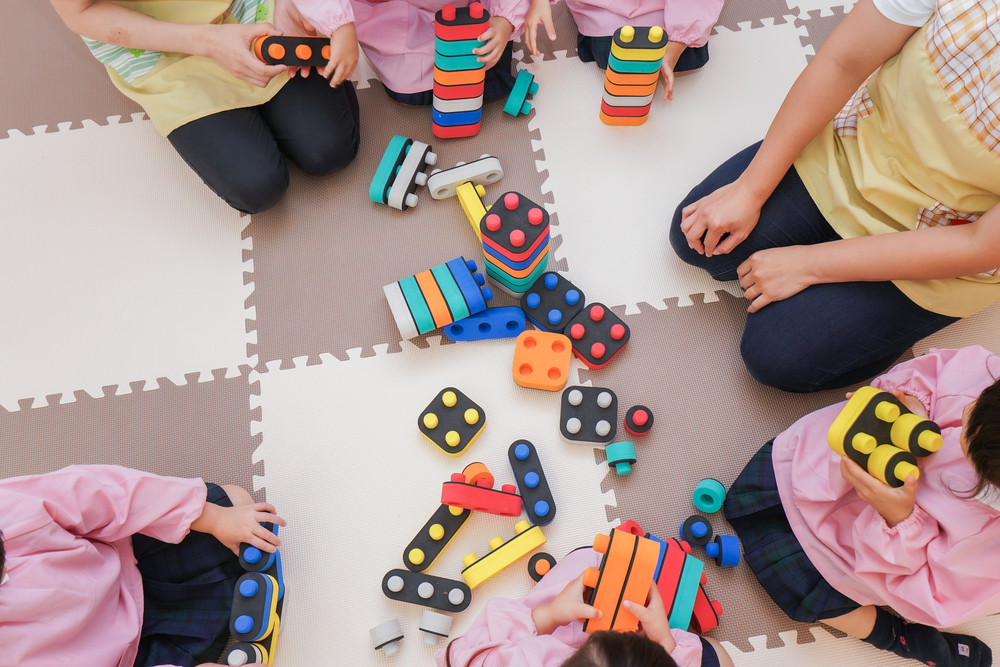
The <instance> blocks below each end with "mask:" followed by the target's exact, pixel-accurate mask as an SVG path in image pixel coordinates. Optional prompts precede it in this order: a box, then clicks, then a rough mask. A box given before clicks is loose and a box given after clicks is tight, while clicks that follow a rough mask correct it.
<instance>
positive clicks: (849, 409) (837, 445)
mask: <svg viewBox="0 0 1000 667" xmlns="http://www.w3.org/2000/svg"><path fill="white" fill-rule="evenodd" d="M880 392H881V390H880V389H876V388H875V387H861V388H860V389H858V390H857V391H856V392H854V396H851V399H850V400H849V401H847V405H845V406H844V409H843V410H841V411H840V414H839V415H837V418H836V419H834V420H833V424H831V425H830V430H829V431H827V433H826V441H827V443H828V444H829V445H830V448H831V449H832V450H833V451H835V452H837V453H838V454H840V455H841V456H847V452H846V451H844V441H845V440H846V439H847V432H848V431H849V430H850V429H851V427H852V426H853V425H854V422H855V421H857V419H858V417H860V416H861V413H862V412H864V409H865V407H867V406H868V402H869V401H871V399H872V398H873V397H874V396H875V395H876V394H879V393H880ZM883 444H887V443H883Z"/></svg>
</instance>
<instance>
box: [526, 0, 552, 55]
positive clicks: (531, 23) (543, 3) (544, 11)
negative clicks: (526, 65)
mask: <svg viewBox="0 0 1000 667" xmlns="http://www.w3.org/2000/svg"><path fill="white" fill-rule="evenodd" d="M539 23H541V24H542V25H544V26H545V30H546V31H547V32H548V35H549V40H551V41H555V39H556V29H555V27H553V25H552V5H550V4H549V0H531V8H530V9H529V10H528V15H527V17H525V19H524V41H525V44H526V45H527V47H528V50H529V51H531V55H533V56H535V57H536V58H537V57H538V56H539V55H541V54H540V53H539V51H538V39H537V36H538V24H539Z"/></svg>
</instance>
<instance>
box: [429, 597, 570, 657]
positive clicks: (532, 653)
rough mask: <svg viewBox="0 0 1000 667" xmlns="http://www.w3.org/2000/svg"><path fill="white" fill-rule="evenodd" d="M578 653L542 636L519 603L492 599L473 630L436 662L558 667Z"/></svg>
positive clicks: (441, 652) (440, 654)
mask: <svg viewBox="0 0 1000 667" xmlns="http://www.w3.org/2000/svg"><path fill="white" fill-rule="evenodd" d="M575 652H576V648H574V647H570V646H567V645H566V644H563V643H562V642H561V641H559V640H558V639H556V638H555V637H553V636H552V635H541V636H539V635H538V634H537V633H536V632H535V622H534V621H533V620H532V618H531V609H529V608H528V607H527V606H525V604H524V603H523V602H521V601H520V600H507V599H504V598H493V599H492V600H490V601H489V602H487V603H486V606H485V607H484V608H483V611H482V613H481V614H480V615H479V618H477V619H476V620H475V622H474V623H473V624H472V627H470V628H469V630H468V631H467V632H466V633H465V634H464V635H462V636H461V637H458V638H457V639H455V640H453V641H452V642H451V643H450V644H448V646H446V647H445V648H444V649H442V650H440V651H438V652H437V654H436V655H435V656H434V659H435V660H436V661H437V664H438V667H445V665H447V664H450V665H451V667H508V666H509V667H556V666H557V665H561V664H562V663H563V662H565V661H566V660H567V659H568V658H569V657H570V656H571V655H573V653H575ZM446 654H447V657H448V658H449V660H448V661H447V662H446V660H445V658H446Z"/></svg>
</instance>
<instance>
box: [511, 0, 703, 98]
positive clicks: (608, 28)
mask: <svg viewBox="0 0 1000 667" xmlns="http://www.w3.org/2000/svg"><path fill="white" fill-rule="evenodd" d="M549 2H550V0H532V2H531V9H530V10H529V11H528V15H527V18H525V21H524V29H525V42H526V43H527V46H528V50H530V51H531V52H532V53H533V54H534V55H536V56H537V55H539V51H538V39H537V34H538V25H539V24H542V25H544V26H545V30H546V32H547V34H548V36H549V39H551V40H554V39H555V38H556V31H555V28H554V27H553V25H552V8H551V7H550V6H549ZM551 2H552V4H555V3H556V2H558V0H551ZM722 3H723V0H623V1H620V2H610V3H609V2H596V1H595V0H566V6H567V7H568V8H569V11H570V13H571V14H572V15H573V20H574V21H576V27H577V31H578V32H579V34H578V35H577V38H576V44H577V54H578V55H579V56H580V60H582V61H583V62H585V63H591V62H596V63H597V66H598V67H600V68H601V69H607V68H608V55H609V54H610V53H611V37H612V35H614V34H615V30H617V29H618V28H621V27H622V26H624V25H631V26H654V25H655V26H660V27H661V28H663V29H664V31H665V32H666V33H667V39H668V40H669V42H668V44H667V54H666V55H665V56H664V57H663V67H662V68H661V70H660V71H661V72H662V73H663V78H664V79H665V80H666V84H667V85H666V90H665V91H664V93H663V99H665V100H667V99H673V95H674V72H691V71H694V70H698V69H701V68H702V67H704V66H705V63H707V62H708V36H709V35H710V34H711V33H712V28H713V27H714V26H715V22H716V21H718V20H719V14H720V13H721V12H722Z"/></svg>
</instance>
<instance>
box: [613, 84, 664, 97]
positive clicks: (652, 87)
mask: <svg viewBox="0 0 1000 667" xmlns="http://www.w3.org/2000/svg"><path fill="white" fill-rule="evenodd" d="M604 90H606V91H608V92H609V93H611V94H612V95H634V96H635V97H645V96H646V95H652V94H653V93H655V92H656V82H655V81H654V82H653V83H650V84H648V85H643V86H623V85H622V84H620V83H611V82H610V81H605V82H604Z"/></svg>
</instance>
